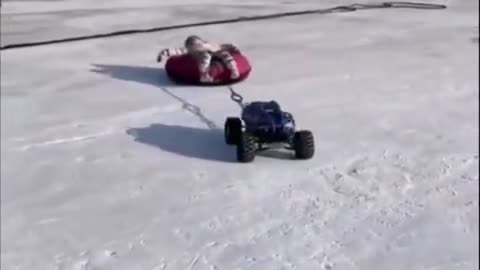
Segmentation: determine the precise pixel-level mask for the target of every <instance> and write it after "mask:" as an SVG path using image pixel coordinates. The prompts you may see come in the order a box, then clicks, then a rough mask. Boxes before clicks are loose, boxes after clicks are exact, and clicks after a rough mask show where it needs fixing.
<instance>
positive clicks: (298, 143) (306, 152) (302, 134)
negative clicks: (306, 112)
mask: <svg viewBox="0 0 480 270" xmlns="http://www.w3.org/2000/svg"><path fill="white" fill-rule="evenodd" d="M292 146H293V150H294V151H295V158H297V159H310V158H312V157H313V154H314V153H315V143H314V139H313V134H312V132H311V131H308V130H301V131H297V132H295V134H294V135H293V145H292Z"/></svg>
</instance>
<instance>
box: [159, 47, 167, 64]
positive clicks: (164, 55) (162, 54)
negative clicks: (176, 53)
mask: <svg viewBox="0 0 480 270" xmlns="http://www.w3.org/2000/svg"><path fill="white" fill-rule="evenodd" d="M168 56H170V50H169V49H163V50H161V51H160V53H159V54H158V55H157V62H162V59H163V58H166V57H168Z"/></svg>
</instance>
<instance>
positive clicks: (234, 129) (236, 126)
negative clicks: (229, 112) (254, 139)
mask: <svg viewBox="0 0 480 270" xmlns="http://www.w3.org/2000/svg"><path fill="white" fill-rule="evenodd" d="M224 132H225V142H226V143H227V144H228V145H234V144H238V143H239V141H240V137H241V135H242V120H240V118H238V117H228V118H227V121H225V129H224Z"/></svg>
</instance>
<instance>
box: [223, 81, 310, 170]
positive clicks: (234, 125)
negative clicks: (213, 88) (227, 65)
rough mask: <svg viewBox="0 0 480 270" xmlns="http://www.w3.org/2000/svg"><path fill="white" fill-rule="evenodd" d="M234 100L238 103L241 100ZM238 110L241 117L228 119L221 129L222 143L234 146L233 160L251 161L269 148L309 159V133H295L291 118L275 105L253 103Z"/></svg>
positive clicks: (273, 102)
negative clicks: (290, 152)
mask: <svg viewBox="0 0 480 270" xmlns="http://www.w3.org/2000/svg"><path fill="white" fill-rule="evenodd" d="M232 92H233V90H232ZM237 96H239V95H238V94H237ZM233 97H234V96H233V94H232V99H234V98H233ZM237 98H238V97H237ZM234 101H237V102H239V104H241V97H240V100H235V99H234ZM241 107H242V113H241V117H240V118H239V117H228V118H227V119H226V121H225V127H224V131H225V142H226V143H227V144H228V145H236V147H237V161H239V162H244V163H245V162H252V161H253V160H254V159H255V155H256V153H257V152H258V151H263V150H266V149H270V148H272V147H273V146H280V147H283V148H285V149H289V150H293V151H294V153H295V158H296V159H310V158H312V157H313V155H314V152H315V145H314V138H313V134H312V132H310V131H309V130H300V131H297V130H295V120H294V119H293V116H292V115H291V114H290V113H289V112H285V111H282V110H281V108H280V106H279V105H278V103H277V102H275V101H267V102H263V101H255V102H251V103H248V104H241Z"/></svg>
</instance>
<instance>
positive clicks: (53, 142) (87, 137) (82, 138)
mask: <svg viewBox="0 0 480 270" xmlns="http://www.w3.org/2000/svg"><path fill="white" fill-rule="evenodd" d="M110 134H113V131H104V132H100V133H96V134H89V135H83V136H74V137H70V138H61V139H54V140H49V141H44V142H40V143H34V144H29V145H25V146H23V147H21V148H19V149H18V150H20V151H27V150H30V149H32V148H39V147H48V146H53V145H59V144H67V143H76V142H85V141H90V140H94V139H97V138H98V137H103V136H107V135H110Z"/></svg>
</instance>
